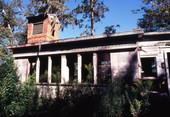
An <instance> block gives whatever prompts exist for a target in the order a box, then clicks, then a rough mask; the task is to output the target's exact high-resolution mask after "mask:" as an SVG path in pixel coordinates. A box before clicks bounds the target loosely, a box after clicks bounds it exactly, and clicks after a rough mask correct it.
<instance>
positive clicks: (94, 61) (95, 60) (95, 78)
mask: <svg viewBox="0 0 170 117" xmlns="http://www.w3.org/2000/svg"><path fill="white" fill-rule="evenodd" d="M93 74H94V76H93V77H94V84H97V53H93Z"/></svg>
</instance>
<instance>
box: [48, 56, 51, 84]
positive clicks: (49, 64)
mask: <svg viewBox="0 0 170 117" xmlns="http://www.w3.org/2000/svg"><path fill="white" fill-rule="evenodd" d="M51 78H52V59H51V56H48V83H51Z"/></svg>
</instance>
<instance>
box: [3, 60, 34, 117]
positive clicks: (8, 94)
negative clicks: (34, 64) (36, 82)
mask: <svg viewBox="0 0 170 117" xmlns="http://www.w3.org/2000/svg"><path fill="white" fill-rule="evenodd" d="M16 70H17V69H16V68H15V67H14V64H13V61H12V59H6V60H5V61H4V62H3V63H2V64H1V65H0V71H1V73H0V78H1V82H0V116H23V115H25V114H26V113H29V112H30V111H31V110H32V109H33V106H34V104H33V103H34V101H33V97H34V95H35V93H34V92H35V88H34V86H33V85H32V84H25V83H24V84H21V83H20V82H19V77H18V76H17V74H16Z"/></svg>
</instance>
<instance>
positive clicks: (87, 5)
mask: <svg viewBox="0 0 170 117" xmlns="http://www.w3.org/2000/svg"><path fill="white" fill-rule="evenodd" d="M107 11H109V9H108V7H106V6H105V4H104V2H103V1H99V0H82V1H81V4H79V5H78V6H77V7H76V8H75V9H74V10H73V13H74V14H81V15H82V17H81V19H80V20H79V21H81V22H83V23H84V22H85V19H87V22H90V26H89V24H86V25H85V28H87V29H89V28H90V31H88V30H86V31H84V32H83V33H82V34H87V35H94V31H95V29H94V24H95V23H97V22H100V21H101V19H102V18H104V17H105V12H107ZM80 26H81V27H82V26H83V25H80ZM89 32H90V33H89Z"/></svg>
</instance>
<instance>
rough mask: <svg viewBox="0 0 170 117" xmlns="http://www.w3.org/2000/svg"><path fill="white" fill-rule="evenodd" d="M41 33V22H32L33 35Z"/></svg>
mask: <svg viewBox="0 0 170 117" xmlns="http://www.w3.org/2000/svg"><path fill="white" fill-rule="evenodd" d="M41 33H43V22H38V23H34V26H33V35H35V34H41Z"/></svg>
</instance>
